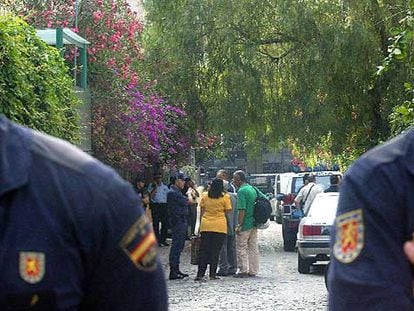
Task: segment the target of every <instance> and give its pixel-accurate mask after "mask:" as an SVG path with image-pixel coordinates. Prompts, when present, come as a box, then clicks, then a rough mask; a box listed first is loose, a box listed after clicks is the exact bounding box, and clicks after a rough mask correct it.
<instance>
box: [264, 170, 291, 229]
mask: <svg viewBox="0 0 414 311" xmlns="http://www.w3.org/2000/svg"><path fill="white" fill-rule="evenodd" d="M293 175H295V173H292V172H290V173H281V174H277V175H276V176H275V183H274V198H273V200H271V202H270V203H272V208H273V215H274V219H275V220H276V222H277V223H278V224H282V220H283V212H282V209H283V201H282V198H281V197H279V198H278V194H280V193H288V192H289V190H288V185H289V180H290V179H291V177H292V176H293Z"/></svg>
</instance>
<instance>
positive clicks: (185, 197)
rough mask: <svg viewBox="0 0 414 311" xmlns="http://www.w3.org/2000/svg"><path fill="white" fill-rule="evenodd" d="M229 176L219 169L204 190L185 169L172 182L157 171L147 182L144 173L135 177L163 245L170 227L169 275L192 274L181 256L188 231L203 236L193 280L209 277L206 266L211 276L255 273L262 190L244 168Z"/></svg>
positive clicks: (239, 275) (182, 276)
mask: <svg viewBox="0 0 414 311" xmlns="http://www.w3.org/2000/svg"><path fill="white" fill-rule="evenodd" d="M230 179H231V178H230V176H229V174H228V172H227V171H225V170H219V171H218V172H217V174H216V178H214V179H213V180H212V181H211V182H210V183H209V185H208V186H206V187H204V188H203V189H202V190H200V188H197V189H196V187H195V184H194V182H193V181H191V179H189V178H187V177H185V176H184V174H181V173H179V174H177V175H176V176H173V177H172V178H171V179H170V185H168V186H167V185H165V184H164V183H163V182H162V176H161V174H156V175H154V182H153V183H152V184H150V185H148V187H147V188H146V187H145V183H144V180H143V178H141V177H140V176H139V177H137V179H136V180H135V183H134V185H135V187H136V190H137V192H138V193H139V194H140V195H141V197H142V199H143V202H144V204H145V205H146V206H147V214H148V211H150V214H149V217H152V223H153V229H154V232H155V236H156V238H157V242H158V245H159V246H169V243H168V242H167V240H166V238H167V232H168V229H169V228H170V229H171V238H172V243H171V249H170V254H169V263H170V274H169V279H170V280H176V279H182V278H184V277H187V276H188V274H187V273H184V272H182V271H181V270H180V256H181V252H182V250H183V249H184V246H185V240H186V239H188V235H189V232H190V234H193V235H196V236H199V237H200V248H199V253H198V260H197V263H198V271H197V276H196V277H195V281H205V280H206V279H205V274H206V271H207V268H209V278H210V279H211V280H215V279H218V277H219V276H224V277H225V276H230V275H233V276H234V277H238V278H240V277H241V278H244V277H246V278H247V277H254V276H256V275H257V273H258V271H259V251H258V245H257V228H256V226H255V223H254V218H253V213H254V202H255V200H256V197H257V195H258V194H257V192H256V190H255V189H254V188H253V187H252V186H251V185H250V184H248V183H247V180H246V174H245V173H244V172H243V171H236V172H235V173H234V174H233V178H232V181H230ZM236 189H237V193H236ZM203 190H205V191H203ZM160 225H161V227H160Z"/></svg>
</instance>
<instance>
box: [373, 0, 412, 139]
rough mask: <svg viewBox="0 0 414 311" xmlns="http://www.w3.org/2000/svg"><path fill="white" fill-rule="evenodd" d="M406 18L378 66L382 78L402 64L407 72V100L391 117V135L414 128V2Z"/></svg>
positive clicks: (397, 106) (400, 23) (394, 30)
mask: <svg viewBox="0 0 414 311" xmlns="http://www.w3.org/2000/svg"><path fill="white" fill-rule="evenodd" d="M408 3H409V8H408V10H407V11H406V16H405V17H404V18H402V19H401V20H400V21H399V23H398V25H396V26H395V27H394V28H393V29H392V30H391V33H392V35H393V36H392V37H391V44H390V45H389V46H388V53H389V54H388V56H387V57H385V59H384V61H383V63H382V65H381V66H378V71H377V76H379V77H382V76H383V74H384V73H386V72H389V71H391V72H395V71H398V70H400V68H401V67H402V66H401V63H403V64H404V66H403V67H404V68H405V69H406V70H407V75H406V77H405V78H406V80H404V81H405V82H404V88H405V94H406V96H405V98H406V99H405V100H404V102H403V103H401V104H398V105H396V106H395V107H394V108H393V111H392V113H391V115H390V117H389V120H390V125H391V134H392V135H397V134H399V133H401V132H403V131H404V130H406V129H407V128H409V127H412V126H414V87H413V84H412V83H413V81H412V80H413V74H412V73H413V70H414V63H413V53H412V49H413V38H414V16H413V10H414V1H409V2H408Z"/></svg>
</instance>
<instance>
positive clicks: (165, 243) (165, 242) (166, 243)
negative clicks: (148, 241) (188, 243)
mask: <svg viewBox="0 0 414 311" xmlns="http://www.w3.org/2000/svg"><path fill="white" fill-rule="evenodd" d="M160 244H162V245H164V246H170V243H168V242H167V241H164V242H161V243H160Z"/></svg>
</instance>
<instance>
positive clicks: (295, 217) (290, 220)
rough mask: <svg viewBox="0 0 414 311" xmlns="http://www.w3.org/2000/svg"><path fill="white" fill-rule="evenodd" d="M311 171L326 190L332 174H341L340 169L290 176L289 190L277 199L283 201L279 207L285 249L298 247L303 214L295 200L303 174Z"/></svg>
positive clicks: (301, 183) (278, 195)
mask: <svg viewBox="0 0 414 311" xmlns="http://www.w3.org/2000/svg"><path fill="white" fill-rule="evenodd" d="M309 173H312V174H315V175H316V183H317V184H318V185H320V186H321V187H322V188H323V189H324V190H325V189H327V188H328V187H329V185H330V176H331V175H333V174H337V175H341V173H340V172H338V171H318V172H303V173H297V174H293V175H291V176H290V177H289V178H288V181H287V187H286V188H287V191H286V192H282V193H278V194H277V199H278V200H281V201H282V204H280V207H279V208H280V212H281V214H282V235H283V249H284V250H285V251H294V250H295V247H296V238H297V233H298V227H299V222H300V219H301V217H302V216H303V215H302V214H301V213H299V211H298V210H297V209H296V206H295V203H294V201H295V197H296V195H297V194H298V192H299V190H300V189H301V188H302V186H303V176H304V175H305V174H309Z"/></svg>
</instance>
